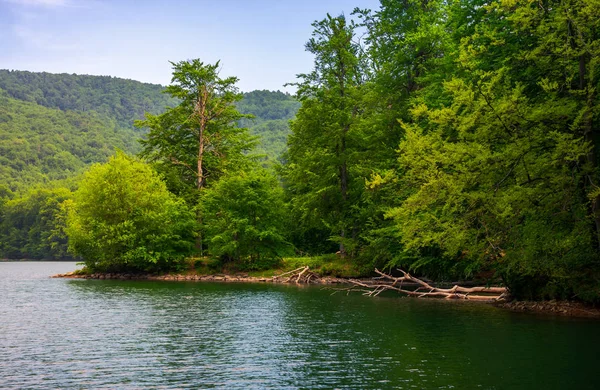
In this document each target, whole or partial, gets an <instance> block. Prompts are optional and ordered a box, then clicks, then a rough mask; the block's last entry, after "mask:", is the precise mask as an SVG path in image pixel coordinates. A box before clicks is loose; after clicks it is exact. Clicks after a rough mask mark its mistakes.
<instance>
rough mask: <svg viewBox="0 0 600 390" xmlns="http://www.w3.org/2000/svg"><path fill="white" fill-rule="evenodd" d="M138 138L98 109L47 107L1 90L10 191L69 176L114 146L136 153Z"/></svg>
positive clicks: (1, 168)
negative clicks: (94, 110) (71, 109)
mask: <svg viewBox="0 0 600 390" xmlns="http://www.w3.org/2000/svg"><path fill="white" fill-rule="evenodd" d="M137 138H138V135H137V134H136V133H135V131H134V130H133V129H131V128H125V127H122V126H119V125H118V123H117V122H116V121H115V120H114V119H112V118H109V117H107V116H105V115H101V114H99V113H97V112H93V111H90V112H79V111H70V110H69V111H61V110H58V109H53V108H47V107H44V106H41V105H39V104H36V103H32V102H28V101H21V100H17V99H13V98H10V97H9V96H8V94H7V93H6V92H5V91H2V90H0V182H2V183H3V184H5V185H7V186H8V187H9V188H10V189H11V190H12V191H17V190H21V189H24V188H26V187H30V186H32V185H35V184H44V183H47V182H49V181H53V180H61V179H66V178H69V177H71V176H73V175H74V174H77V173H79V172H81V171H83V169H84V168H85V167H87V166H88V165H90V164H92V163H94V162H102V161H105V160H106V158H107V157H108V156H109V155H111V154H113V153H114V150H115V148H119V149H122V150H124V151H127V152H129V153H136V152H137V151H138V150H139V144H138V142H137Z"/></svg>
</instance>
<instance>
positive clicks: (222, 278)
mask: <svg viewBox="0 0 600 390" xmlns="http://www.w3.org/2000/svg"><path fill="white" fill-rule="evenodd" d="M51 278H66V279H97V280H150V281H181V282H227V283H274V284H307V283H296V282H293V281H289V280H288V279H282V278H278V277H277V276H273V277H259V276H248V275H247V274H244V273H239V274H233V275H229V274H222V273H221V274H213V275H196V274H194V275H184V274H167V275H151V274H129V273H125V274H120V273H107V274H101V273H94V274H89V275H87V274H78V273H76V271H73V272H67V273H64V274H57V275H53V276H51ZM347 283H348V281H347V279H344V278H335V277H330V276H325V277H321V278H318V279H313V280H312V281H311V283H310V284H327V285H328V284H347Z"/></svg>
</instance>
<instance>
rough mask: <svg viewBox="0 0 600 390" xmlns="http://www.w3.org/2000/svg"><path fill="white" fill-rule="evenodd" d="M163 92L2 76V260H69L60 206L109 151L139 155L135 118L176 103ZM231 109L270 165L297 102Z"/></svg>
mask: <svg viewBox="0 0 600 390" xmlns="http://www.w3.org/2000/svg"><path fill="white" fill-rule="evenodd" d="M163 90H164V87H162V86H160V85H153V84H145V83H140V82H137V81H133V80H124V79H119V78H114V77H108V76H85V75H69V74H50V73H34V72H26V71H8V70H0V257H10V258H64V257H66V256H67V254H66V238H65V237H64V235H62V236H61V233H59V231H60V227H57V226H60V217H59V213H60V208H59V207H58V205H59V203H60V202H61V201H63V200H65V199H67V198H68V197H69V195H68V194H70V191H69V189H74V188H75V187H76V186H77V183H76V178H78V177H79V175H80V174H81V173H82V172H84V171H85V169H87V168H88V167H89V166H90V165H91V164H93V163H103V162H105V161H106V160H107V159H108V157H109V156H111V155H113V154H114V153H115V149H120V150H123V151H124V152H126V153H128V154H130V155H135V154H137V153H138V152H139V151H140V150H141V145H140V143H139V141H140V139H142V138H143V137H144V136H145V130H144V129H140V128H137V127H134V126H133V122H134V120H136V119H141V118H144V115H145V113H147V112H148V113H150V114H160V113H162V112H164V111H165V109H166V108H167V107H171V106H174V105H175V104H176V103H177V99H176V98H174V97H172V96H170V95H168V94H165V93H163ZM237 104H238V105H239V109H240V111H241V112H243V113H244V114H252V115H254V118H253V119H243V120H242V122H241V123H240V125H242V126H246V127H248V128H249V129H250V133H251V134H255V135H258V136H259V137H260V138H259V142H258V146H257V148H256V150H255V152H256V153H259V154H263V155H264V156H265V158H266V159H267V160H270V161H274V160H276V159H277V158H278V157H279V156H280V155H281V153H282V151H283V150H284V148H285V142H286V139H287V134H288V133H289V125H288V120H289V119H291V118H293V116H294V115H295V113H296V111H297V110H298V107H299V103H298V102H297V101H296V100H294V98H292V97H291V96H290V95H288V94H284V93H282V92H270V91H254V92H249V93H246V94H244V98H243V100H242V101H240V102H238V103H237ZM65 187H66V188H65ZM56 223H59V225H55V224H56Z"/></svg>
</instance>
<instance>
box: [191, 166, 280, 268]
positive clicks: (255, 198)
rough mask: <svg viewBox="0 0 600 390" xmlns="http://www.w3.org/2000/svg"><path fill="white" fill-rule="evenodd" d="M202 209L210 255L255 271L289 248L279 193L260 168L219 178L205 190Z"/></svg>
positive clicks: (272, 179) (277, 187)
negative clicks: (284, 231)
mask: <svg viewBox="0 0 600 390" xmlns="http://www.w3.org/2000/svg"><path fill="white" fill-rule="evenodd" d="M202 210H203V219H204V223H205V229H206V233H207V237H208V242H209V244H208V245H209V250H210V253H211V254H212V255H213V256H218V257H221V258H222V259H223V260H226V261H238V262H240V264H241V263H242V262H243V263H244V267H245V268H246V269H259V268H264V267H270V266H271V265H272V264H274V263H273V262H271V261H270V260H272V259H277V258H280V257H281V256H283V255H284V254H285V253H286V252H288V251H289V250H290V248H291V246H290V245H289V244H288V243H287V241H286V239H285V237H284V234H283V233H282V232H283V221H284V215H285V214H284V213H285V204H284V202H283V192H282V190H281V187H280V186H279V183H278V182H277V179H276V178H275V177H274V176H273V175H272V174H270V173H269V172H267V171H266V170H264V169H260V168H258V169H257V170H254V171H251V172H239V173H237V174H235V175H232V176H228V177H224V178H222V179H221V180H220V181H219V182H217V183H216V184H215V185H214V186H213V187H211V188H209V189H207V190H206V191H205V193H204V195H203V197H202Z"/></svg>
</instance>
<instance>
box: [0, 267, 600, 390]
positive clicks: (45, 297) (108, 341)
mask: <svg viewBox="0 0 600 390" xmlns="http://www.w3.org/2000/svg"><path fill="white" fill-rule="evenodd" d="M74 268H75V265H74V264H73V263H0V388H2V389H6V388H15V389H26V388H39V389H47V388H134V389H146V388H227V389H231V388H240V389H241V388H243V389H246V388H257V389H263V388H324V389H330V388H349V389H378V388H381V389H386V388H404V389H412V388H416V389H429V388H432V389H435V388H442V389H449V388H455V389H474V388H484V389H518V388H522V389H588V388H589V389H598V388H600V375H599V373H600V365H599V363H600V354H599V351H598V349H599V347H600V322H599V321H592V320H581V319H579V320H575V319H565V318H558V317H540V316H533V315H526V314H515V313H509V312H506V311H503V310H500V309H496V308H494V307H491V306H487V305H483V304H472V303H465V302H440V301H432V300H428V301H426V300H417V299H409V298H397V297H383V298H367V297H363V296H361V295H350V296H347V295H345V294H336V295H331V291H326V290H322V289H320V288H316V287H304V288H298V287H295V286H273V285H257V284H209V283H184V282H142V281H112V280H109V281H100V280H65V279H50V278H48V276H49V275H52V274H55V273H59V272H66V271H69V270H72V269H74Z"/></svg>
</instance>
